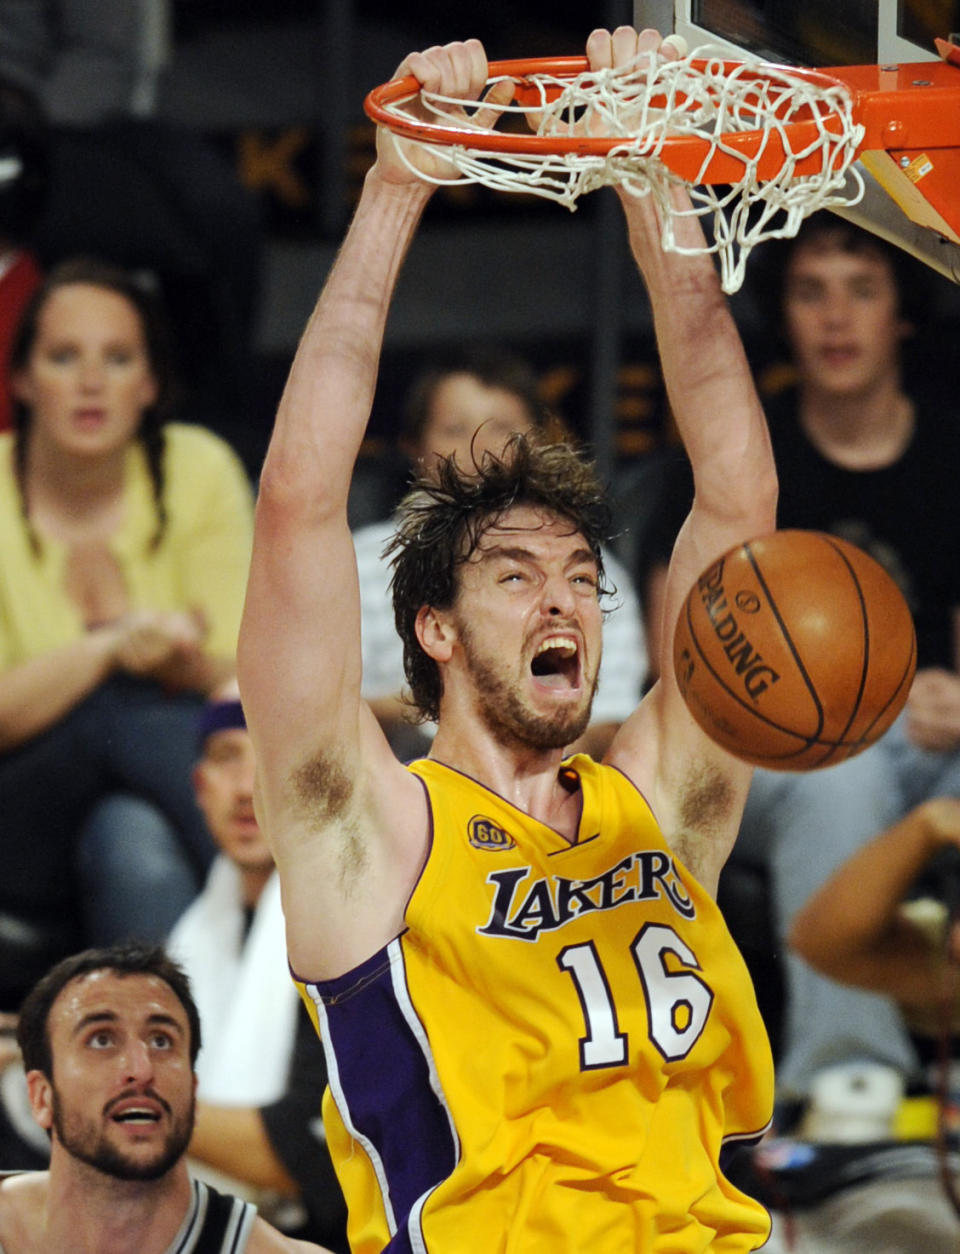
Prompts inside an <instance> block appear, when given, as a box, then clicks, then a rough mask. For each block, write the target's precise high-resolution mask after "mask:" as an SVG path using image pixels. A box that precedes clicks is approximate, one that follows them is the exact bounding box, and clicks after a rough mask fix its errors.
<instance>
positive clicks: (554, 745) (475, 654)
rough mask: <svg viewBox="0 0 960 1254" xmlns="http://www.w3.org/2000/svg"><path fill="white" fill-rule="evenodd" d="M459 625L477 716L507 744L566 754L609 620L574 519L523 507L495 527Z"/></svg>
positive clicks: (469, 567) (477, 557) (466, 570)
mask: <svg viewBox="0 0 960 1254" xmlns="http://www.w3.org/2000/svg"><path fill="white" fill-rule="evenodd" d="M454 621H455V624H456V629H457V639H458V642H459V645H460V651H461V657H462V663H463V670H464V672H465V673H466V675H467V676H468V682H470V684H471V688H472V691H473V697H474V701H475V705H476V708H477V711H478V713H479V714H480V716H481V718H482V719H483V721H484V723H485V724H486V725H487V727H488V728H489V729H490V730H492V731H493V732H494V733H495V734H496V735H497V737H498V738H499V739H500V740H501V741H503V742H504V743H507V744H509V745H513V746H515V747H528V748H534V749H559V748H563V747H565V746H566V745H569V744H571V743H572V742H573V741H574V740H576V739H577V737H578V736H580V735H581V734H582V733H583V731H584V730H585V728H586V726H587V724H588V722H589V719H590V706H591V703H592V701H593V693H594V689H595V687H596V682H597V673H598V670H599V666H600V648H601V643H600V638H601V627H602V620H601V612H600V605H599V599H598V592H597V565H596V561H595V559H594V557H593V554H592V553H591V552H590V549H589V546H588V545H587V543H586V541H585V540H584V538H583V536H582V535H580V534H579V533H578V532H573V531H572V530H571V525H570V523H569V522H568V521H567V520H565V519H558V518H556V517H554V516H552V515H549V514H545V513H543V512H541V511H539V510H537V509H534V508H531V507H528V506H518V507H516V508H515V509H513V510H511V511H509V513H508V514H506V515H505V516H504V518H503V519H502V520H501V522H500V524H499V525H497V526H495V527H491V528H490V529H489V530H488V531H487V532H486V534H485V535H484V537H483V539H482V540H481V542H480V545H479V547H478V549H477V551H476V552H475V553H474V554H473V556H472V557H471V559H470V560H469V561H468V562H467V563H466V564H465V565H464V567H463V568H462V571H461V576H460V590H459V594H458V597H457V602H456V606H455V612H454ZM446 682H447V680H446V677H445V683H446Z"/></svg>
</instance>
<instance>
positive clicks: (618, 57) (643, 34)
mask: <svg viewBox="0 0 960 1254" xmlns="http://www.w3.org/2000/svg"><path fill="white" fill-rule="evenodd" d="M659 47H660V33H659V31H655V30H650V29H649V28H647V29H646V30H642V31H639V32H638V31H636V30H634V28H633V27H632V26H618V27H617V29H616V30H615V31H614V32H613V64H614V66H615V67H617V68H619V67H620V66H621V65H629V64H630V62H631V61H635V60H636V59H637V57H638V56H640V54H641V53H643V52H656V50H657V49H658V48H659Z"/></svg>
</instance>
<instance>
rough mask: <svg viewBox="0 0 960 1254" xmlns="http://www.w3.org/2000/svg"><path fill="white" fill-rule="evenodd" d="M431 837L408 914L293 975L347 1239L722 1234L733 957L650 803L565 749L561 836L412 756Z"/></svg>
mask: <svg viewBox="0 0 960 1254" xmlns="http://www.w3.org/2000/svg"><path fill="white" fill-rule="evenodd" d="M409 769H410V770H411V771H413V772H414V773H415V774H416V775H417V776H419V778H420V779H421V780H422V781H423V783H424V786H425V788H426V791H427V795H428V798H429V803H430V812H431V816H432V827H433V830H432V843H431V848H430V853H429V856H428V858H427V861H426V865H425V866H424V869H423V872H422V875H421V877H420V880H419V883H418V884H417V887H416V889H415V891H414V893H413V895H412V897H411V900H410V902H409V905H408V908H407V911H406V921H407V925H408V926H407V930H406V931H405V932H404V933H403V934H402V935H401V936H400V937H398V938H397V939H396V940H395V941H393V942H391V943H390V944H389V945H388V946H386V948H385V949H384V950H382V951H381V952H380V953H378V954H376V955H375V956H374V957H373V958H371V959H369V960H368V961H367V962H365V963H364V964H362V966H361V967H359V968H357V969H356V970H354V971H352V972H350V973H349V974H347V975H345V976H342V977H340V978H338V979H336V980H331V981H326V982H321V983H308V982H305V981H302V980H298V985H299V987H300V990H301V993H302V995H303V997H304V999H305V1001H306V1003H307V1006H308V1008H309V1009H310V1010H311V1013H312V1015H313V1018H314V1021H315V1022H316V1023H317V1026H318V1029H319V1030H320V1032H321V1035H322V1038H323V1041H324V1048H325V1050H326V1053H327V1062H328V1072H329V1079H330V1088H329V1092H328V1094H327V1100H326V1103H325V1108H324V1117H325V1122H326V1127H327V1139H328V1143H329V1147H330V1150H331V1153H332V1155H333V1158H334V1162H335V1164H336V1166H337V1172H338V1175H339V1178H340V1182H341V1184H342V1186H343V1189H344V1193H345V1196H346V1198H347V1202H348V1205H349V1210H350V1220H349V1233H350V1241H351V1247H352V1249H353V1251H354V1254H374V1252H375V1251H376V1252H379V1251H382V1250H389V1251H390V1252H391V1254H399V1252H401V1251H402V1252H403V1254H415V1252H422V1254H451V1252H455V1251H456V1252H459V1251H473V1250H482V1251H484V1254H501V1252H502V1254H547V1252H549V1254H567V1252H569V1254H573V1252H574V1251H578V1252H579V1251H597V1252H602V1254H607V1252H610V1254H621V1252H624V1251H643V1254H655V1252H660V1254H694V1252H696V1251H706V1250H710V1251H712V1252H714V1254H735V1252H739V1251H747V1250H755V1249H757V1248H759V1247H760V1246H761V1245H762V1244H763V1242H764V1241H765V1239H766V1237H767V1233H768V1228H769V1220H768V1217H767V1214H766V1212H765V1211H764V1209H763V1208H762V1207H761V1206H760V1205H759V1204H758V1203H757V1202H755V1201H753V1200H752V1199H750V1198H748V1197H746V1196H745V1195H744V1194H742V1193H741V1192H739V1191H738V1190H737V1189H736V1188H734V1187H733V1186H732V1185H731V1184H730V1182H729V1181H728V1180H727V1179H726V1177H725V1176H724V1173H723V1170H722V1166H721V1156H722V1154H723V1151H724V1147H727V1146H730V1145H731V1143H732V1142H737V1141H743V1140H748V1139H755V1138H757V1137H758V1136H759V1135H761V1134H762V1133H763V1131H764V1130H765V1129H766V1127H767V1126H768V1124H769V1120H770V1116H771V1112H772V1106H773V1066H772V1061H771V1057H770V1048H769V1044H768V1041H767V1036H766V1032H765V1030H764V1027H763V1023H762V1021H761V1018H760V1014H759V1012H758V1009H757V1004H756V998H755V996H754V993H753V988H752V986H751V983H750V978H749V976H748V974H747V970H746V967H745V965H744V963H743V960H742V958H741V956H740V954H739V952H738V950H737V948H736V946H735V944H734V942H733V940H732V939H731V937H730V934H729V932H728V931H727V928H726V925H725V924H724V922H723V919H722V917H721V915H720V912H719V911H718V909H717V907H716V905H715V903H714V902H713V900H712V899H711V898H710V896H709V895H708V894H707V893H706V892H705V891H704V890H703V889H702V888H701V887H700V886H699V885H698V884H697V882H696V881H695V880H694V879H693V877H692V876H691V875H690V874H689V873H688V872H687V871H686V870H685V869H684V868H683V867H682V866H681V865H680V864H679V863H678V862H677V861H676V859H675V858H674V857H673V856H672V855H671V853H670V851H669V849H668V848H667V846H666V843H665V841H664V839H663V836H662V834H661V833H660V830H659V828H658V826H657V823H656V821H655V819H654V817H653V815H652V814H651V812H650V809H649V807H648V805H647V804H646V801H645V800H644V798H643V796H642V795H641V794H640V793H639V792H638V791H637V789H636V788H635V787H634V786H633V784H631V783H630V781H629V780H628V779H627V778H626V777H625V776H624V775H622V774H621V773H620V772H619V771H617V770H615V769H614V768H612V767H607V766H602V765H599V764H597V763H595V762H593V761H592V760H591V759H589V758H587V757H580V756H577V757H574V758H572V759H570V760H569V762H567V763H565V764H564V766H563V767H562V768H561V776H560V778H561V782H562V783H563V784H564V785H565V786H566V787H569V788H570V789H571V791H572V792H579V795H580V798H581V806H582V809H581V816H580V823H579V830H578V833H577V839H576V841H575V842H574V843H572V844H571V843H569V842H568V841H567V840H566V839H564V838H563V837H562V836H561V835H560V834H559V833H557V832H556V831H554V830H552V829H551V828H549V827H547V826H545V825H544V824H542V823H540V822H538V821H537V820H535V819H532V818H531V817H530V816H529V815H527V814H525V813H524V812H523V811H521V810H518V809H517V808H515V807H514V806H513V805H511V804H510V803H509V802H508V801H506V800H504V799H503V798H502V797H499V796H497V795H496V794H495V793H493V792H491V791H489V790H488V789H487V788H484V787H483V786H482V785H480V784H478V783H477V782H476V781H475V780H472V779H470V778H468V777H466V776H464V775H462V774H460V773H459V772H457V771H455V770H453V769H451V768H449V767H446V766H443V765H441V764H440V763H438V762H434V761H430V760H423V761H418V762H414V763H413V764H412V765H411V766H410V768H409Z"/></svg>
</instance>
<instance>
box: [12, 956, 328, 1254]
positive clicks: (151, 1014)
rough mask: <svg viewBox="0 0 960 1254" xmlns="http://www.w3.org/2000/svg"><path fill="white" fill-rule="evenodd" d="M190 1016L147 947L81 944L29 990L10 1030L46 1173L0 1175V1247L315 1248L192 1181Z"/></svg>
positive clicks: (253, 1251) (102, 1250)
mask: <svg viewBox="0 0 960 1254" xmlns="http://www.w3.org/2000/svg"><path fill="white" fill-rule="evenodd" d="M200 1040H201V1036H200V1020H199V1016H198V1014H197V1009H196V1006H195V1004H194V1002H193V998H192V995H191V993H190V987H189V982H188V981H187V979H186V977H185V976H184V974H183V972H182V971H181V970H180V968H179V967H178V966H177V965H176V964H175V963H173V962H172V961H171V960H170V959H169V958H168V957H167V955H166V953H165V952H164V951H163V950H162V949H160V948H157V947H154V946H147V945H139V944H129V945H121V946H116V947H114V948H111V949H96V950H85V951H84V952H83V953H81V954H77V955H74V956H72V957H69V958H66V959H64V960H63V961H62V962H60V963H58V964H57V966H55V967H54V968H52V970H51V971H49V972H48V973H47V974H46V975H45V976H44V977H43V978H42V979H41V980H40V981H39V983H38V984H37V985H36V986H35V988H34V989H33V990H32V991H31V992H30V994H29V995H28V996H27V998H26V1000H25V1001H24V1003H23V1006H22V1008H21V1012H20V1021H19V1025H18V1041H19V1044H20V1048H21V1051H22V1053H23V1058H24V1065H25V1067H26V1071H27V1085H28V1090H29V1095H30V1104H31V1107H32V1109H33V1114H34V1118H35V1119H36V1120H37V1123H38V1124H39V1125H40V1126H41V1127H42V1128H45V1129H46V1130H47V1131H48V1133H49V1135H50V1141H51V1149H50V1168H49V1170H48V1171H39V1172H24V1173H9V1174H5V1175H4V1176H2V1177H0V1250H2V1251H3V1254H64V1251H70V1254H130V1252H131V1251H136V1254H172V1252H173V1251H177V1252H178V1254H192V1252H194V1251H196V1252H197V1254H199V1252H200V1251H208V1250H209V1251H211V1252H214V1251H219V1252H222V1254H227V1252H228V1251H229V1252H230V1254H240V1252H241V1251H245V1254H273V1252H277V1254H282V1252H283V1251H288V1252H289V1254H293V1251H295V1250H302V1251H311V1250H312V1251H318V1250H320V1249H321V1247H320V1246H317V1245H313V1244H310V1243H308V1242H303V1241H293V1240H290V1239H289V1238H287V1237H284V1236H282V1235H281V1234H280V1233H278V1232H277V1231H276V1230H275V1229H273V1228H271V1227H270V1226H269V1225H268V1224H266V1223H265V1222H264V1221H263V1220H262V1219H261V1218H259V1216H258V1215H257V1214H256V1208H255V1207H254V1206H253V1205H252V1204H250V1203H249V1202H242V1201H240V1199H238V1198H232V1197H229V1196H226V1195H223V1194H219V1193H217V1192H216V1191H215V1190H213V1189H211V1188H209V1186H207V1185H204V1184H201V1183H200V1182H199V1181H194V1180H191V1178H190V1176H189V1174H188V1171H187V1166H186V1160H185V1157H184V1155H185V1152H186V1148H187V1145H188V1144H189V1141H190V1135H191V1132H192V1130H193V1118H194V1090H195V1087H196V1077H195V1074H194V1063H195V1061H196V1057H197V1052H198V1050H199V1048H200Z"/></svg>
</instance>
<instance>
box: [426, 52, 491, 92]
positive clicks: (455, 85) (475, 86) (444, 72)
mask: <svg viewBox="0 0 960 1254" xmlns="http://www.w3.org/2000/svg"><path fill="white" fill-rule="evenodd" d="M434 60H435V63H436V65H437V66H438V68H439V70H440V84H439V86H437V87H434V86H433V85H431V86H430V88H429V90H431V91H436V92H437V93H438V94H439V95H441V96H452V97H456V98H457V99H459V100H476V98H477V97H478V96H479V95H480V92H481V91H482V90H483V86H484V84H485V83H486V81H487V58H486V54H485V53H484V51H483V44H482V43H481V42H480V40H479V39H469V40H467V41H466V42H465V43H460V42H456V43H449V44H446V45H445V46H444V47H443V48H441V49H440V51H439V53H438V54H437V55H436V57H435V58H434ZM424 85H425V86H426V84H424Z"/></svg>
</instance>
